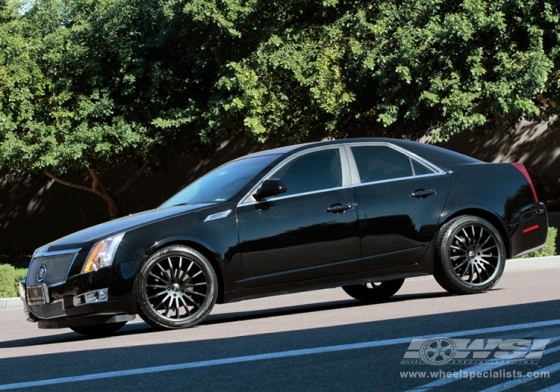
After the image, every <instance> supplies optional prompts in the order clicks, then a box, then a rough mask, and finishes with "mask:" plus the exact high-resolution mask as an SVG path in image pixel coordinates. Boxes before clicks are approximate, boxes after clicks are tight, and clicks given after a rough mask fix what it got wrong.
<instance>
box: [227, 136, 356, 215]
mask: <svg viewBox="0 0 560 392" xmlns="http://www.w3.org/2000/svg"><path fill="white" fill-rule="evenodd" d="M334 149H338V151H339V158H340V165H341V169H342V186H339V187H335V188H328V189H319V190H316V191H310V192H303V193H296V194H293V195H286V196H273V197H270V198H268V199H267V201H276V200H284V199H288V198H291V197H295V196H303V195H311V194H314V193H322V192H326V191H331V190H335V189H344V188H349V187H351V186H352V175H351V174H350V168H349V158H348V156H347V152H346V148H345V144H344V143H340V144H329V145H326V146H319V147H314V148H309V149H305V150H303V151H300V152H298V153H296V154H294V155H292V156H290V157H289V158H287V159H285V160H283V161H281V162H280V163H278V164H277V165H276V166H274V167H273V168H272V169H271V170H270V171H269V172H268V173H267V174H266V175H264V176H263V177H262V178H261V180H260V181H259V182H258V183H257V184H256V185H255V186H254V187H253V188H251V190H250V191H249V192H247V194H246V195H245V196H243V197H242V198H241V201H240V202H239V203H238V204H237V206H238V207H242V206H247V205H253V204H259V203H261V202H259V201H257V200H256V199H255V198H254V197H253V194H254V193H255V192H256V191H257V190H258V189H259V188H260V187H261V185H262V183H263V182H264V181H266V180H268V179H270V178H273V177H274V173H276V172H277V171H278V170H280V169H281V168H282V167H284V166H285V165H287V164H288V163H290V162H291V161H293V160H294V159H297V158H299V157H301V156H303V155H307V154H310V153H314V152H318V151H326V150H334Z"/></svg>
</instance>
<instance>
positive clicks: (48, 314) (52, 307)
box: [29, 301, 66, 319]
mask: <svg viewBox="0 0 560 392" xmlns="http://www.w3.org/2000/svg"><path fill="white" fill-rule="evenodd" d="M29 309H30V310H31V312H32V313H33V314H34V315H35V316H37V317H38V318H40V319H51V318H55V317H62V316H66V311H65V310H64V308H63V307H62V301H57V302H53V303H52V304H45V305H38V306H36V305H31V306H29Z"/></svg>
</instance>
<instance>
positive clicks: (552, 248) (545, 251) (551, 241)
mask: <svg viewBox="0 0 560 392" xmlns="http://www.w3.org/2000/svg"><path fill="white" fill-rule="evenodd" d="M557 234H558V229H556V228H555V227H549V228H548V235H547V236H546V242H545V244H544V247H543V248H541V249H539V250H537V251H535V252H531V253H528V254H526V255H523V256H521V258H525V257H546V256H554V255H555V254H556V235H557Z"/></svg>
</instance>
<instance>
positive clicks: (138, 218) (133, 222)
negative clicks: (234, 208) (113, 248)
mask: <svg viewBox="0 0 560 392" xmlns="http://www.w3.org/2000/svg"><path fill="white" fill-rule="evenodd" d="M213 204H214V203H206V204H194V205H190V204H189V205H178V206H173V207H167V208H162V209H154V210H148V211H143V212H139V213H136V214H132V215H128V216H125V217H123V218H119V219H115V220H112V221H109V222H105V223H101V224H98V225H95V226H91V227H88V228H87V229H83V230H80V231H77V232H75V233H72V234H70V235H67V236H65V237H62V238H60V239H58V240H56V241H53V242H51V243H49V244H47V245H44V246H42V247H41V248H39V251H38V252H36V253H39V254H40V253H46V252H57V251H63V250H67V249H76V250H77V249H82V248H84V247H87V249H89V248H90V247H91V245H92V244H93V243H94V242H97V241H100V240H102V239H104V238H107V237H110V236H112V235H115V234H119V233H122V232H124V231H129V230H132V229H136V228H138V227H141V226H144V225H147V224H150V223H153V222H157V221H160V220H163V219H167V218H169V217H173V216H177V215H182V214H185V213H189V212H191V211H196V210H200V209H202V208H204V207H208V206H211V205H213Z"/></svg>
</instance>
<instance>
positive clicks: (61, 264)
mask: <svg viewBox="0 0 560 392" xmlns="http://www.w3.org/2000/svg"><path fill="white" fill-rule="evenodd" d="M75 257H76V253H64V254H57V255H52V256H45V257H36V258H34V259H33V260H31V263H30V265H29V273H28V274H27V286H33V285H36V284H39V283H46V284H47V286H52V285H55V284H58V283H63V282H65V281H66V278H67V277H68V272H69V271H70V267H71V266H72V262H73V261H74V258H75ZM43 265H44V268H43V270H44V271H45V273H44V278H43V280H42V281H39V280H38V276H37V274H38V273H39V269H40V268H41V266H43Z"/></svg>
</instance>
